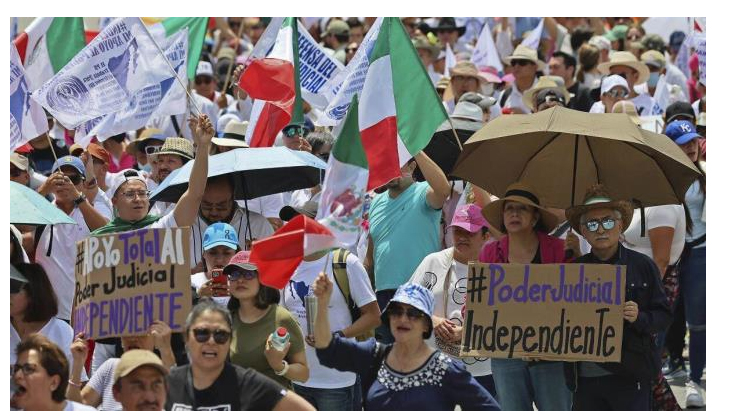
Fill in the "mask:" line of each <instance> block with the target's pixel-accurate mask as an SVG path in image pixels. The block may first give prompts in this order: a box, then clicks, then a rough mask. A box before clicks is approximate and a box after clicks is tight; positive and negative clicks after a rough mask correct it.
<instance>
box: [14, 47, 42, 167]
mask: <svg viewBox="0 0 738 420" xmlns="http://www.w3.org/2000/svg"><path fill="white" fill-rule="evenodd" d="M47 131H49V124H48V122H47V121H46V113H44V109H43V108H41V105H39V104H38V103H36V101H34V100H32V99H31V92H29V90H28V82H27V80H26V72H25V70H24V69H23V65H22V64H21V60H20V56H19V55H18V50H16V49H15V45H13V43H12V42H11V43H10V152H11V153H12V152H13V150H15V149H17V148H19V147H21V146H23V145H24V144H26V143H28V141H29V140H32V139H34V138H36V137H38V136H40V135H41V134H43V133H45V132H47Z"/></svg>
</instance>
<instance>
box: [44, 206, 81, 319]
mask: <svg viewBox="0 0 738 420" xmlns="http://www.w3.org/2000/svg"><path fill="white" fill-rule="evenodd" d="M69 217H71V218H72V219H74V221H75V222H77V224H76V225H48V226H45V227H43V226H39V227H38V228H37V229H43V233H42V234H41V237H40V238H39V241H38V243H37V244H36V262H37V263H38V264H41V266H42V267H43V268H44V270H45V271H46V275H47V276H48V277H49V281H50V282H51V287H53V288H54V293H56V299H57V303H58V305H59V313H58V314H57V315H56V316H57V318H60V319H66V320H70V319H71V316H72V301H73V300H74V285H75V277H74V267H75V263H76V258H77V242H78V241H81V240H83V239H85V238H87V237H88V236H90V229H89V228H88V227H87V223H85V218H84V216H82V211H81V210H80V209H79V208H76V207H75V208H74V210H72V213H71V214H70V215H69ZM52 231H53V233H52ZM49 239H51V255H49V256H47V255H46V254H47V253H48V251H49Z"/></svg>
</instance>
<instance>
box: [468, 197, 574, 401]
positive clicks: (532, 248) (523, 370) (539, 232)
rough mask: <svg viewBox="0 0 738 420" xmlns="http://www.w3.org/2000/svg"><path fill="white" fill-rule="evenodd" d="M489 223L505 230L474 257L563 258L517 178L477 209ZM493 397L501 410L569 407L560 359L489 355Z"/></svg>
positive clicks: (547, 219) (545, 218) (545, 215)
mask: <svg viewBox="0 0 738 420" xmlns="http://www.w3.org/2000/svg"><path fill="white" fill-rule="evenodd" d="M482 213H483V215H484V217H485V218H486V219H487V221H489V223H490V225H491V226H492V227H493V228H495V229H497V230H499V231H501V232H502V233H504V234H505V235H504V236H503V237H502V238H501V239H500V240H498V241H494V242H489V243H487V244H486V245H485V246H484V247H483V248H482V251H481V252H480V254H479V260H480V261H481V262H486V263H502V264H508V263H512V264H552V263H563V262H564V261H565V256H564V255H565V254H564V241H562V240H561V239H558V238H554V237H552V236H549V235H548V234H547V232H550V231H552V230H553V229H554V228H555V227H556V225H557V224H558V219H557V217H556V215H554V214H553V213H551V212H550V211H548V210H546V209H545V208H544V207H543V206H542V205H541V201H540V199H539V198H538V194H536V192H535V191H534V190H533V189H532V188H530V187H529V186H527V185H525V184H523V183H515V184H512V185H510V186H509V187H508V188H507V191H506V192H505V196H504V197H502V198H501V199H499V200H497V201H493V202H492V203H490V204H488V205H487V206H486V207H485V208H484V210H483V211H482ZM492 375H493V376H494V378H495V388H496V389H497V399H498V401H499V403H500V406H501V407H502V409H503V410H506V411H508V410H515V411H531V410H533V403H535V406H536V408H537V409H538V410H559V411H564V410H569V409H570V408H571V401H572V394H571V392H570V391H569V389H568V388H567V385H566V376H565V374H564V363H563V362H547V361H526V360H520V359H492Z"/></svg>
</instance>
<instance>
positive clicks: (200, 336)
mask: <svg viewBox="0 0 738 420" xmlns="http://www.w3.org/2000/svg"><path fill="white" fill-rule="evenodd" d="M192 335H194V336H195V340H197V342H198V343H207V342H208V340H210V336H212V337H213V340H215V343H216V344H225V343H227V342H228V340H230V338H231V332H230V331H226V330H215V331H211V330H209V329H207V328H195V329H193V330H192Z"/></svg>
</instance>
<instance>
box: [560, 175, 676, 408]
mask: <svg viewBox="0 0 738 420" xmlns="http://www.w3.org/2000/svg"><path fill="white" fill-rule="evenodd" d="M566 217H567V219H569V223H570V224H571V226H572V227H573V228H574V229H575V230H576V231H577V232H578V233H580V234H581V235H583V236H584V238H585V239H586V240H587V242H589V244H590V245H592V252H590V253H589V254H586V255H583V256H581V257H579V258H577V259H576V260H575V262H577V263H587V264H617V265H624V266H626V287H625V299H624V300H625V303H624V306H623V318H624V319H625V323H624V325H625V326H624V328H623V346H622V355H621V362H620V363H592V362H578V363H576V364H574V365H573V367H574V369H567V370H568V372H567V373H568V376H569V377H568V378H567V380H568V381H569V382H573V383H574V384H575V385H574V386H575V389H574V404H573V409H574V410H587V411H589V410H649V409H650V405H651V381H652V379H653V378H654V377H655V376H656V374H657V373H658V372H659V371H660V369H661V357H660V355H659V352H658V349H657V347H656V344H655V339H654V336H655V335H656V334H657V333H659V332H664V331H666V328H667V327H668V326H669V323H670V322H671V312H670V309H669V305H668V303H667V301H666V296H665V295H664V289H663V288H662V287H661V275H660V273H659V269H658V268H657V267H656V264H654V262H653V260H651V259H650V258H648V257H647V256H646V255H643V254H641V253H639V252H636V251H632V250H629V249H628V248H625V247H624V246H622V245H621V244H620V242H619V239H620V235H621V234H622V233H623V230H624V229H625V227H626V226H628V225H630V221H631V219H632V217H633V208H632V206H631V205H630V203H628V202H626V201H616V200H613V199H612V198H611V195H610V194H609V193H608V192H607V190H606V189H605V187H604V186H603V185H601V184H598V185H595V186H592V187H590V188H589V189H588V190H587V192H586V193H585V197H584V203H583V204H582V205H579V206H574V207H571V208H569V209H567V211H566ZM567 367H568V368H570V367H571V366H567Z"/></svg>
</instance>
